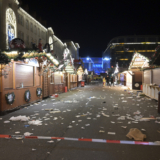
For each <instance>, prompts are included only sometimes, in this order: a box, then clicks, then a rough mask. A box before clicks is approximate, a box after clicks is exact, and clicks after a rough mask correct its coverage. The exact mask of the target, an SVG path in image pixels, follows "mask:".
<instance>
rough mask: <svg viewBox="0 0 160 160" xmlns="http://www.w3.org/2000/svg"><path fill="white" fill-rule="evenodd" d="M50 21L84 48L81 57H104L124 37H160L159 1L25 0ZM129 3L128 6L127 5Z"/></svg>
mask: <svg viewBox="0 0 160 160" xmlns="http://www.w3.org/2000/svg"><path fill="white" fill-rule="evenodd" d="M22 1H23V5H24V4H27V3H28V5H29V11H30V12H33V11H36V12H37V16H40V17H42V19H43V20H46V21H47V27H52V28H53V30H54V33H55V35H56V36H57V37H58V38H60V39H61V40H62V41H64V40H72V41H74V42H78V43H79V45H80V47H81V48H80V56H81V57H83V56H90V57H91V56H92V57H93V56H97V57H98V56H101V55H102V52H103V51H104V50H105V49H106V47H107V44H108V42H109V41H110V40H111V39H112V38H114V37H117V36H123V35H134V34H136V35H146V34H147V35H151V34H153V35H159V34H160V2H158V0H152V1H151V0H148V1H147V0H145V1H144V0H139V1H132V2H131V1H130V0H128V1H123V0H95V1H93V0H43V1H39V0H27V1H26V0H22ZM123 2H125V3H123Z"/></svg>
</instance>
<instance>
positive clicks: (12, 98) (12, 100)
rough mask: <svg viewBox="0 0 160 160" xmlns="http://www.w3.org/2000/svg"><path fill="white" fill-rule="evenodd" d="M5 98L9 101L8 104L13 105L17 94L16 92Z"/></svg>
mask: <svg viewBox="0 0 160 160" xmlns="http://www.w3.org/2000/svg"><path fill="white" fill-rule="evenodd" d="M5 97H6V101H7V103H8V104H11V105H12V104H13V102H14V101H15V94H14V92H12V93H8V94H6V95H5Z"/></svg>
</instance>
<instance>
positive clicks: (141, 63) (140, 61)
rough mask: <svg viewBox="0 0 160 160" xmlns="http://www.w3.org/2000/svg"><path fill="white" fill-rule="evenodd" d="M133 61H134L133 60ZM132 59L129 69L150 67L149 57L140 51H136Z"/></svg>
mask: <svg viewBox="0 0 160 160" xmlns="http://www.w3.org/2000/svg"><path fill="white" fill-rule="evenodd" d="M132 61H133V62H132ZM132 61H131V63H130V66H129V69H131V68H136V67H137V68H140V67H141V68H143V67H149V63H148V62H149V59H148V58H147V57H145V56H143V55H141V54H139V53H135V54H134V56H133V58H132Z"/></svg>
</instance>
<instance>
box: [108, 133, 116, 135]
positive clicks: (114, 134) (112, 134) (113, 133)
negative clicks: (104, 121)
mask: <svg viewBox="0 0 160 160" xmlns="http://www.w3.org/2000/svg"><path fill="white" fill-rule="evenodd" d="M108 134H110V135H115V134H116V133H115V132H108Z"/></svg>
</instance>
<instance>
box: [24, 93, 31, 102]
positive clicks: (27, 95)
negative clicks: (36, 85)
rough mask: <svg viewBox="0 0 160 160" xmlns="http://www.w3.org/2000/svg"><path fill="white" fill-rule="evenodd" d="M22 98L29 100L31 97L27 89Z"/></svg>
mask: <svg viewBox="0 0 160 160" xmlns="http://www.w3.org/2000/svg"><path fill="white" fill-rule="evenodd" d="M24 99H25V101H26V102H29V101H30V99H31V93H30V91H29V90H27V91H25V94H24Z"/></svg>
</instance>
